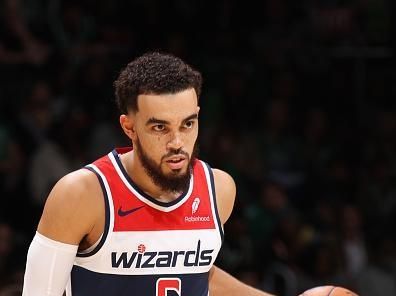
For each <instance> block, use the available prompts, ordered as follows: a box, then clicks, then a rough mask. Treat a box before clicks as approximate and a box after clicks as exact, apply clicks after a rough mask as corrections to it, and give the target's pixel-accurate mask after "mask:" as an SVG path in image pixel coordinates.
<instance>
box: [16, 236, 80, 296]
mask: <svg viewBox="0 0 396 296" xmlns="http://www.w3.org/2000/svg"><path fill="white" fill-rule="evenodd" d="M77 249H78V246H75V245H69V244H64V243H61V242H57V241H54V240H52V239H49V238H47V237H45V236H43V235H41V234H40V233H38V232H36V235H35V236H34V238H33V241H32V243H31V244H30V247H29V251H28V255H27V261H26V270H25V278H24V282H23V292H22V296H62V295H63V292H64V291H65V287H66V284H67V281H68V280H69V277H70V271H71V269H72V267H73V263H74V258H75V257H76V253H77Z"/></svg>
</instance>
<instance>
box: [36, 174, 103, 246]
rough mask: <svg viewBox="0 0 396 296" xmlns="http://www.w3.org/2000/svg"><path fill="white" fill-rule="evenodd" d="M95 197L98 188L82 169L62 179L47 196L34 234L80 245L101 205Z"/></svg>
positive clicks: (98, 190)
mask: <svg viewBox="0 0 396 296" xmlns="http://www.w3.org/2000/svg"><path fill="white" fill-rule="evenodd" d="M98 193H99V194H100V186H99V184H98V182H97V180H96V176H95V175H94V174H93V173H92V172H90V171H88V170H83V169H82V170H78V171H75V172H72V173H70V174H68V175H66V176H64V177H63V178H62V179H60V180H59V181H58V182H57V183H56V184H55V186H54V188H53V189H52V191H51V193H50V194H49V196H48V199H47V201H46V204H45V206H44V210H43V214H42V216H41V219H40V222H39V226H38V229H37V231H38V232H39V233H41V234H42V235H44V236H46V237H48V238H50V239H53V240H56V241H59V242H62V243H67V244H73V245H79V243H80V242H81V240H82V239H83V238H84V236H86V235H87V234H88V233H89V232H90V231H91V230H92V228H93V227H94V225H95V221H96V217H97V215H98V213H99V211H100V203H98V202H97V201H96V202H95V200H94V198H95V197H97V196H98ZM99 196H100V195H99Z"/></svg>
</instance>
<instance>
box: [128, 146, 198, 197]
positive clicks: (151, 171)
mask: <svg viewBox="0 0 396 296" xmlns="http://www.w3.org/2000/svg"><path fill="white" fill-rule="evenodd" d="M134 150H135V151H136V155H137V157H138V158H139V160H140V163H141V164H142V166H143V168H144V170H145V172H146V173H147V175H148V176H149V177H150V178H151V180H152V181H153V183H154V184H155V185H157V186H158V187H160V188H161V189H162V190H163V191H166V192H186V191H187V190H188V187H189V185H190V179H191V175H192V168H193V165H194V162H195V160H196V157H197V155H198V145H197V144H196V143H195V145H194V148H193V152H192V155H191V157H190V155H189V154H188V153H187V152H185V151H182V150H181V149H177V150H176V149H172V150H170V151H169V152H168V153H167V154H166V155H164V156H162V158H161V162H160V163H159V164H157V163H156V162H155V161H154V159H152V158H151V157H150V156H148V155H147V153H146V152H145V151H144V149H143V147H142V145H141V143H140V141H139V139H137V141H136V149H134ZM177 154H182V155H184V156H185V157H186V159H187V163H188V165H187V170H186V172H184V173H182V172H181V170H182V169H179V170H173V171H172V172H170V173H169V174H165V173H164V172H163V171H162V169H161V163H162V160H163V159H165V158H168V157H171V156H173V155H177Z"/></svg>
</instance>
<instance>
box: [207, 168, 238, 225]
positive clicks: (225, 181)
mask: <svg viewBox="0 0 396 296" xmlns="http://www.w3.org/2000/svg"><path fill="white" fill-rule="evenodd" d="M212 172H213V178H214V183H215V189H216V201H217V207H218V211H219V215H220V220H221V223H222V224H224V223H225V222H226V221H227V220H228V218H229V217H230V215H231V212H232V209H233V207H234V202H235V195H236V185H235V182H234V179H233V178H232V177H231V176H230V175H229V174H228V173H226V172H224V171H222V170H219V169H212Z"/></svg>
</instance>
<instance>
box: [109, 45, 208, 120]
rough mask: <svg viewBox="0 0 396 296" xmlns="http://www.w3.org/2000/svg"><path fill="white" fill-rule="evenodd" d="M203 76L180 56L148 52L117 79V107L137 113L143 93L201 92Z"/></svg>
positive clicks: (125, 69)
mask: <svg viewBox="0 0 396 296" xmlns="http://www.w3.org/2000/svg"><path fill="white" fill-rule="evenodd" d="M201 86H202V75H201V73H200V72H198V71H197V70H195V69H193V68H192V67H191V66H190V65H188V64H186V63H185V62H184V61H183V60H181V59H180V58H178V57H176V56H174V55H171V54H168V53H160V52H149V53H146V54H144V55H142V56H140V57H138V58H136V59H135V60H133V61H132V62H130V63H129V64H128V65H127V66H126V67H125V68H124V69H123V70H122V71H121V73H120V75H119V76H118V79H117V80H116V81H115V82H114V87H115V97H116V103H117V106H118V108H119V110H120V112H121V113H122V114H127V113H128V111H132V112H137V111H138V102H137V98H138V96H139V95H142V94H157V95H161V94H173V93H177V92H180V91H183V90H186V89H189V88H194V90H195V92H196V94H197V97H198V98H199V96H200V94H201Z"/></svg>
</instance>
